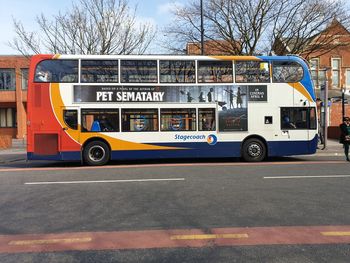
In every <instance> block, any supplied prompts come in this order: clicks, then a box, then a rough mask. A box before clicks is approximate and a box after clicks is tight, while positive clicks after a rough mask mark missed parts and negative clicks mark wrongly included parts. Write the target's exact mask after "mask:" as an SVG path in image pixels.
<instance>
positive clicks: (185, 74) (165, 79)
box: [159, 60, 196, 83]
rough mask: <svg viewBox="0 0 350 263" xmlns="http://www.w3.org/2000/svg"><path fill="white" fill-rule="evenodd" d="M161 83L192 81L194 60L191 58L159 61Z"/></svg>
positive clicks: (193, 80) (194, 79) (193, 77)
mask: <svg viewBox="0 0 350 263" xmlns="http://www.w3.org/2000/svg"><path fill="white" fill-rule="evenodd" d="M159 74H160V82H161V83H194V82H195V81H196V77H195V62H194V61H192V60H161V61H159Z"/></svg>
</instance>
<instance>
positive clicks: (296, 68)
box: [272, 61, 304, 83]
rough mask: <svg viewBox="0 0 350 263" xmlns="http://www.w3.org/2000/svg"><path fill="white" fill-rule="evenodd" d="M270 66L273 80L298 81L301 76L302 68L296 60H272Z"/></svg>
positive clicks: (283, 81)
mask: <svg viewBox="0 0 350 263" xmlns="http://www.w3.org/2000/svg"><path fill="white" fill-rule="evenodd" d="M272 66H273V70H272V74H273V82H280V83H281V82H282V83H288V82H298V81H300V80H301V79H302V78H303V73H304V71H303V68H302V66H301V65H300V64H298V63H297V62H293V61H274V62H273V64H272Z"/></svg>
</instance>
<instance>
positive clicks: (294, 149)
mask: <svg viewBox="0 0 350 263" xmlns="http://www.w3.org/2000/svg"><path fill="white" fill-rule="evenodd" d="M156 145H160V146H175V147H186V148H187V149H178V150H136V151H124V150H123V151H112V153H111V159H112V160H130V159H154V158H220V157H222V158H225V157H240V156H241V142H221V143H220V142H219V143H217V144H215V145H209V144H208V143H205V142H203V143H158V144H156ZM267 147H268V155H269V156H270V157H274V156H288V155H301V154H313V153H315V152H316V147H317V136H315V138H314V139H313V140H311V141H270V142H267ZM27 157H28V160H61V161H68V160H72V161H73V160H75V161H78V160H80V158H81V153H80V152H79V151H75V152H60V153H59V154H57V155H49V156H43V155H36V154H34V153H30V152H29V153H28V154H27Z"/></svg>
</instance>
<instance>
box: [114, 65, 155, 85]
mask: <svg viewBox="0 0 350 263" xmlns="http://www.w3.org/2000/svg"><path fill="white" fill-rule="evenodd" d="M120 74H121V82H123V83H156V82H158V77H157V61H156V60H122V61H121V73H120Z"/></svg>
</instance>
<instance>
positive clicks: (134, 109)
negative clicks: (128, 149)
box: [120, 108, 160, 133]
mask: <svg viewBox="0 0 350 263" xmlns="http://www.w3.org/2000/svg"><path fill="white" fill-rule="evenodd" d="M142 110H146V111H147V110H153V111H154V112H156V113H157V117H156V118H152V119H153V120H157V125H156V126H154V127H155V128H156V129H155V130H150V131H147V130H134V131H131V130H127V131H126V130H124V120H123V117H124V112H125V111H140V112H141V111H142ZM129 115H130V114H129ZM134 115H136V114H134ZM139 115H141V114H139ZM127 116H128V115H127ZM120 121H121V127H120V131H121V132H125V133H126V132H131V133H139V132H141V133H144V132H159V129H160V128H159V122H160V120H159V108H122V109H121V110H120ZM129 122H130V119H129Z"/></svg>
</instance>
